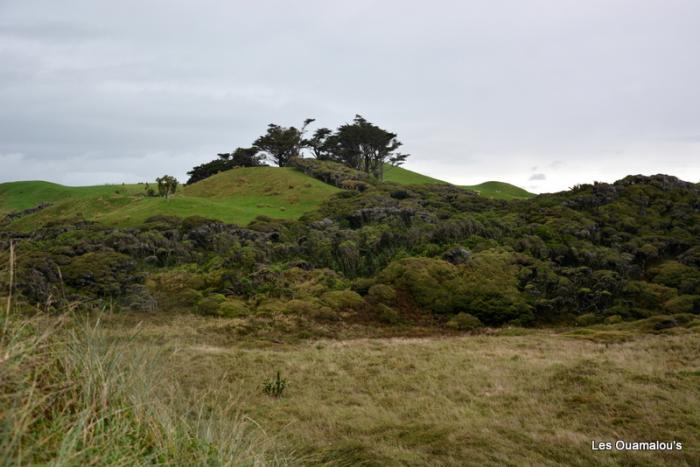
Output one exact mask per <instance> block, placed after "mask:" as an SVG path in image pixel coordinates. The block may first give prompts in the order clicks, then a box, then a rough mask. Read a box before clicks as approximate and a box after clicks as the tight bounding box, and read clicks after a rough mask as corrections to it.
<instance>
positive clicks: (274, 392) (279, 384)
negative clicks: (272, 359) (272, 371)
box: [263, 370, 287, 398]
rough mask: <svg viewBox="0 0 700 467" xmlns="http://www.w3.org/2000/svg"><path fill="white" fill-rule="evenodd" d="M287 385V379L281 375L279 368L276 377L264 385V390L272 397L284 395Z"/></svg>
mask: <svg viewBox="0 0 700 467" xmlns="http://www.w3.org/2000/svg"><path fill="white" fill-rule="evenodd" d="M286 387H287V380H286V379H285V378H282V377H280V372H279V370H277V375H276V376H275V378H274V379H272V380H271V381H268V382H267V383H265V384H264V385H263V392H264V393H265V394H267V395H268V396H270V397H276V398H277V397H282V393H283V392H284V389H285V388H286Z"/></svg>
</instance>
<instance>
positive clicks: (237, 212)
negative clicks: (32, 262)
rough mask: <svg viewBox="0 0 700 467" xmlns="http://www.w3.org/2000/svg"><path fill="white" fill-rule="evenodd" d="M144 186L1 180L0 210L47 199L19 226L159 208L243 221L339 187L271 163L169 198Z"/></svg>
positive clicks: (124, 217)
mask: <svg viewBox="0 0 700 467" xmlns="http://www.w3.org/2000/svg"><path fill="white" fill-rule="evenodd" d="M144 188H145V185H143V184H137V185H104V186H94V187H65V186H61V185H57V184H53V183H47V182H14V183H4V184H0V213H2V212H5V213H7V212H9V211H12V210H20V209H27V208H31V207H33V206H36V205H38V204H39V203H52V206H50V207H48V208H46V209H43V210H41V211H39V212H37V213H34V214H30V215H28V216H26V217H22V218H21V219H19V220H17V221H15V222H14V223H13V226H14V227H15V228H19V229H22V230H28V229H32V228H35V227H37V226H38V225H41V224H42V223H45V222H47V221H50V220H52V219H59V218H71V217H83V218H85V219H88V220H93V221H98V222H102V223H104V224H107V225H112V226H118V227H127V226H134V225H138V224H141V223H143V221H144V220H146V219H147V218H149V217H152V216H155V215H160V214H165V215H174V216H179V217H188V216H195V215H196V216H202V217H208V218H212V219H218V220H221V221H224V222H229V223H235V224H240V225H245V224H247V223H249V222H250V221H251V220H253V219H254V218H255V217H257V216H260V215H265V216H269V217H273V218H276V219H295V218H298V217H299V216H300V215H302V214H303V213H304V212H307V211H310V210H313V209H315V208H317V207H318V206H319V205H320V204H321V203H322V202H323V201H324V200H326V199H328V197H330V196H331V195H333V194H334V193H336V192H337V191H339V190H338V189H337V188H335V187H333V186H330V185H327V184H325V183H323V182H320V181H318V180H316V179H314V178H312V177H309V176H307V175H304V174H302V173H300V172H298V171H296V170H294V169H291V168H276V167H250V168H238V169H234V170H229V171H226V172H222V173H220V174H217V175H215V176H213V177H210V178H207V179H205V180H202V181H201V182H198V183H195V184H193V185H189V186H185V187H181V188H180V189H179V191H178V193H177V194H176V195H175V196H174V197H172V198H171V199H170V200H165V199H163V198H159V197H147V196H145V190H144Z"/></svg>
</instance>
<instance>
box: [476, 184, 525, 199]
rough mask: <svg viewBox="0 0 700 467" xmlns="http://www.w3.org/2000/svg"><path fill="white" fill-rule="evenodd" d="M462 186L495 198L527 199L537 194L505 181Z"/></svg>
mask: <svg viewBox="0 0 700 467" xmlns="http://www.w3.org/2000/svg"><path fill="white" fill-rule="evenodd" d="M462 188H466V189H468V190H472V191H476V192H477V193H479V194H480V195H482V196H486V197H488V198H493V199H527V198H532V197H533V196H536V195H535V194H534V193H530V192H529V191H526V190H523V189H522V188H520V187H517V186H515V185H511V184H510V183H504V182H484V183H481V184H479V185H464V186H462Z"/></svg>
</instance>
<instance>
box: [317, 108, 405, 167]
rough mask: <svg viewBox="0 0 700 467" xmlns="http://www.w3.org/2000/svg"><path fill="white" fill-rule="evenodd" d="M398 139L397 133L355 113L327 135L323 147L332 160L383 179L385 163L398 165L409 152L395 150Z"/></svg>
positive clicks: (398, 145)
mask: <svg viewBox="0 0 700 467" xmlns="http://www.w3.org/2000/svg"><path fill="white" fill-rule="evenodd" d="M400 146H401V142H400V141H399V140H397V139H396V133H391V132H389V131H386V130H384V129H382V128H379V127H378V126H376V125H374V124H373V123H370V122H368V121H367V120H366V119H364V118H363V117H362V116H361V115H355V119H354V120H353V122H352V123H346V124H345V125H342V126H340V127H339V128H338V130H337V131H336V132H335V133H334V134H332V135H330V136H328V137H327V138H326V140H325V142H324V147H325V148H326V149H327V150H328V151H329V152H330V154H331V157H330V158H331V159H333V160H336V161H338V162H342V163H344V164H346V165H348V166H350V167H353V168H355V169H358V170H362V171H364V172H367V173H369V174H372V175H374V176H375V177H377V178H378V179H380V180H382V179H383V178H384V164H385V163H395V164H400V163H403V161H405V160H406V158H407V157H408V154H400V153H397V152H396V150H397V149H398V148H399V147H400Z"/></svg>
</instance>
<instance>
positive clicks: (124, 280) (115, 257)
mask: <svg viewBox="0 0 700 467" xmlns="http://www.w3.org/2000/svg"><path fill="white" fill-rule="evenodd" d="M135 269H136V263H135V261H134V260H132V259H131V258H130V257H128V256H126V255H123V254H121V253H113V252H102V251H100V252H94V253H86V254H84V255H82V256H78V257H75V258H72V259H71V261H70V263H69V264H68V265H66V266H64V267H63V268H61V273H62V276H63V280H64V281H65V282H66V284H67V285H69V286H71V287H73V288H76V289H79V290H80V292H81V293H85V292H89V293H92V294H95V295H98V296H116V295H120V294H121V293H122V292H124V291H125V290H126V287H127V286H128V285H129V284H131V283H134V282H135V279H136V277H135V275H134V271H135Z"/></svg>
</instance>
